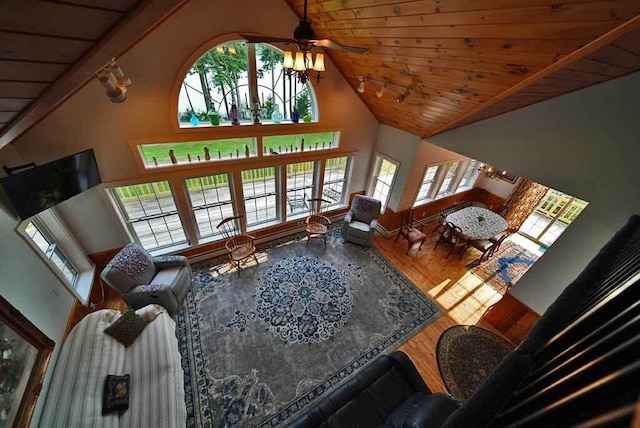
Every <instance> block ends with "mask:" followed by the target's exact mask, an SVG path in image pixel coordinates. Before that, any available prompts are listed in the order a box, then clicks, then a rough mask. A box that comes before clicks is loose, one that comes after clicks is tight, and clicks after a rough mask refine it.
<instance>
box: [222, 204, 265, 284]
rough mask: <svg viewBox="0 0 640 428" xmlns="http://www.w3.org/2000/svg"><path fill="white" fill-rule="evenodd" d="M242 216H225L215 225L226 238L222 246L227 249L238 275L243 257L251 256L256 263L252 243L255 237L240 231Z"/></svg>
mask: <svg viewBox="0 0 640 428" xmlns="http://www.w3.org/2000/svg"><path fill="white" fill-rule="evenodd" d="M242 218H243V217H242V216H236V217H227V218H225V219H223V220H222V221H221V222H220V223H218V226H217V228H218V230H220V232H221V233H222V236H224V238H225V239H226V242H225V244H224V246H225V247H226V249H227V254H228V255H229V260H230V261H231V264H232V265H233V266H235V268H236V270H237V272H238V276H240V269H241V264H242V262H243V261H244V260H245V259H247V258H249V257H253V258H254V260H255V261H256V263H258V258H257V257H256V246H255V244H254V241H255V239H256V238H254V237H253V236H251V235H246V234H243V233H242V231H241V227H240V222H241V221H242Z"/></svg>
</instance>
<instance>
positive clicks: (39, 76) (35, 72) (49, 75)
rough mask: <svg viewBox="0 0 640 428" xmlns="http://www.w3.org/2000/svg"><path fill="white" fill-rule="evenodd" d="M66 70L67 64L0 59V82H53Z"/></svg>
mask: <svg viewBox="0 0 640 428" xmlns="http://www.w3.org/2000/svg"><path fill="white" fill-rule="evenodd" d="M67 68H69V66H68V65H67V64H53V63H42V62H31V61H14V60H6V59H0V80H14V81H15V80H22V81H26V82H29V81H35V82H53V81H54V80H56V79H57V78H58V77H60V75H62V73H64V71H65V70H66V69H67Z"/></svg>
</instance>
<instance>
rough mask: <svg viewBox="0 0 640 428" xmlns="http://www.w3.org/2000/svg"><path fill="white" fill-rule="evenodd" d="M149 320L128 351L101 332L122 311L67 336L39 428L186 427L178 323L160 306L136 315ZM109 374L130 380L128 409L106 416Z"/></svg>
mask: <svg viewBox="0 0 640 428" xmlns="http://www.w3.org/2000/svg"><path fill="white" fill-rule="evenodd" d="M136 313H138V315H140V316H142V317H143V318H146V319H148V320H150V319H153V317H154V316H156V317H155V319H153V321H151V322H150V323H149V324H148V325H147V327H146V328H145V329H144V331H143V332H142V334H141V335H140V336H139V337H138V338H137V339H136V341H135V342H134V343H133V344H132V345H131V346H129V347H128V348H125V346H124V345H122V344H121V343H120V342H118V341H116V340H115V339H113V338H112V337H111V336H108V335H106V334H104V333H103V331H104V329H105V328H106V327H108V326H109V325H110V324H111V323H112V322H113V321H115V320H116V319H118V317H119V316H120V315H121V314H120V312H118V311H115V310H109V309H105V310H100V311H96V312H93V313H91V314H89V315H87V316H86V317H85V318H84V319H83V320H82V321H80V323H78V325H76V326H75V327H74V329H73V330H72V331H71V333H70V334H69V336H68V337H67V339H66V341H65V342H64V345H63V346H62V349H61V350H60V355H59V357H58V361H57V363H56V367H55V371H54V375H53V378H52V380H51V386H50V387H49V392H48V393H47V398H46V401H45V407H44V410H43V414H42V418H41V420H40V426H41V427H61V428H63V427H64V428H73V427H94V428H97V427H132V428H133V427H136V428H137V427H154V428H173V427H184V426H185V424H186V417H187V415H186V407H185V401H184V383H183V382H184V378H183V376H184V374H183V371H182V366H181V364H180V353H179V351H178V342H177V339H176V336H175V322H174V321H173V320H172V319H171V317H170V316H169V315H168V314H167V311H166V309H164V308H162V307H161V306H159V305H149V306H145V307H144V308H142V309H139V310H138V311H136ZM108 374H111V375H124V374H129V375H130V376H131V381H130V382H131V384H130V399H129V410H127V411H126V412H124V413H123V414H122V416H119V415H118V413H112V414H108V415H105V416H102V394H103V388H104V381H105V378H106V376H107V375H108Z"/></svg>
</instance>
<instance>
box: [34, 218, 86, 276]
mask: <svg viewBox="0 0 640 428" xmlns="http://www.w3.org/2000/svg"><path fill="white" fill-rule="evenodd" d="M24 231H25V233H26V236H27V237H29V238H30V239H31V240H32V241H33V243H34V244H35V245H36V246H37V247H38V248H39V249H40V251H42V254H44V255H45V257H47V258H48V259H49V260H51V262H53V265H54V266H55V267H56V269H58V270H59V271H60V273H61V274H62V275H63V276H64V277H65V278H66V280H67V281H68V282H69V284H71V285H72V286H75V284H76V280H77V278H78V270H77V269H76V268H75V267H74V266H73V265H72V264H71V262H70V261H69V259H68V258H67V257H66V256H65V255H64V253H63V252H62V250H61V249H60V248H58V246H57V245H56V242H55V240H54V238H53V236H51V235H50V234H49V233H48V231H47V230H46V228H45V227H44V226H43V225H41V224H37V223H36V222H35V221H30V222H29V223H28V224H27V226H26V227H25V229H24Z"/></svg>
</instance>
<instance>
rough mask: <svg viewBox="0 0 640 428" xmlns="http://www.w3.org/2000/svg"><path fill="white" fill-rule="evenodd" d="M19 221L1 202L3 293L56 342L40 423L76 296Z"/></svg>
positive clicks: (0, 272)
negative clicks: (19, 229) (30, 241)
mask: <svg viewBox="0 0 640 428" xmlns="http://www.w3.org/2000/svg"><path fill="white" fill-rule="evenodd" d="M11 151H12V148H11V147H10V146H9V148H8V149H7V150H6V151H5V157H3V159H2V160H3V161H4V160H6V159H8V158H9V155H8V153H9V152H11ZM11 159H12V160H15V161H17V162H19V161H20V158H19V157H18V156H16V155H15V153H11ZM0 163H2V162H0ZM17 225H18V220H16V219H14V218H13V217H12V216H10V215H9V214H8V213H7V212H6V211H5V209H4V207H3V206H1V205H0V294H1V295H2V297H4V298H5V299H7V300H8V301H9V303H11V304H12V305H13V306H14V307H15V308H16V309H17V310H19V311H20V312H22V314H23V315H24V316H25V317H26V318H27V319H28V320H29V321H31V322H32V323H33V324H35V326H36V327H38V328H39V329H40V330H41V331H42V332H43V333H44V334H46V335H47V337H49V338H50V339H51V340H53V341H54V342H55V343H56V347H55V349H54V353H53V355H52V358H51V361H50V362H49V366H48V370H47V373H46V376H45V382H44V386H43V389H42V392H41V394H40V398H39V399H38V402H37V405H36V409H35V413H34V415H33V418H32V424H31V425H32V426H37V422H38V420H39V418H40V413H41V411H42V405H43V402H44V397H46V394H47V390H48V389H49V380H50V378H51V375H52V373H53V368H54V367H55V364H56V359H57V358H58V351H59V350H60V345H61V343H62V336H63V334H64V330H65V327H66V325H67V318H68V316H69V313H70V312H71V306H72V304H73V296H72V295H71V293H70V292H69V291H68V290H67V288H66V287H65V286H64V285H63V284H62V283H61V282H60V280H59V279H58V277H57V276H56V275H54V273H53V272H51V270H49V268H48V267H47V266H46V265H45V263H44V262H43V261H42V260H41V259H40V257H39V256H38V255H37V254H36V253H35V252H34V250H33V248H31V247H30V246H29V245H28V244H27V243H26V242H25V241H24V239H23V238H22V237H21V236H20V235H18V234H17V233H16V231H15V228H16V226H17Z"/></svg>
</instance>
